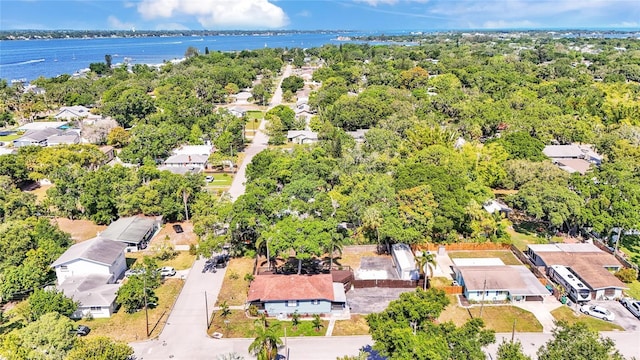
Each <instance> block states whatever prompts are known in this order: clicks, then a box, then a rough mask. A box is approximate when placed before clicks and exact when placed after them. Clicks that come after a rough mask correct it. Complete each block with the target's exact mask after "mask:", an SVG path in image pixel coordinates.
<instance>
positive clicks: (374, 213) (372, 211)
mask: <svg viewBox="0 0 640 360" xmlns="http://www.w3.org/2000/svg"><path fill="white" fill-rule="evenodd" d="M362 226H363V227H364V229H365V230H366V231H368V232H374V231H375V233H376V238H377V244H378V251H380V231H379V228H380V226H382V214H381V213H380V210H378V208H376V207H373V206H372V207H368V208H367V209H366V210H365V211H364V214H362Z"/></svg>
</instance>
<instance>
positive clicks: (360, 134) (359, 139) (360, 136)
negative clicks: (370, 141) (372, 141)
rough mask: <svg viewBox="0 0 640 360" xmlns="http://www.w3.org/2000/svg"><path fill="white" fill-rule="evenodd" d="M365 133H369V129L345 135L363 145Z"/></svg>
mask: <svg viewBox="0 0 640 360" xmlns="http://www.w3.org/2000/svg"><path fill="white" fill-rule="evenodd" d="M367 132H369V129H358V130H356V131H347V135H349V136H351V137H352V138H353V139H354V140H355V141H356V142H359V143H363V142H364V141H365V135H366V134H367Z"/></svg>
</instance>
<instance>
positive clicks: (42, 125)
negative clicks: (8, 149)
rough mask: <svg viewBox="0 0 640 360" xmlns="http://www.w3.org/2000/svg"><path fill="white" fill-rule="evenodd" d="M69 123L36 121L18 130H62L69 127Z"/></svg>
mask: <svg viewBox="0 0 640 360" xmlns="http://www.w3.org/2000/svg"><path fill="white" fill-rule="evenodd" d="M68 123H69V122H68V121H34V122H32V123H28V124H24V125H22V126H20V127H19V128H18V130H19V131H29V130H43V129H49V128H54V129H57V128H60V127H62V126H65V125H67V124H68Z"/></svg>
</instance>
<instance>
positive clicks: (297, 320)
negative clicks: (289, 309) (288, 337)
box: [291, 310, 300, 330]
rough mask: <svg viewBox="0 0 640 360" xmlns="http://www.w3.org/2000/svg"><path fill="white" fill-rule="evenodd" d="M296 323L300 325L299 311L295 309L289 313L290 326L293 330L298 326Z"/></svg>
mask: <svg viewBox="0 0 640 360" xmlns="http://www.w3.org/2000/svg"><path fill="white" fill-rule="evenodd" d="M298 325H300V313H298V310H296V311H294V312H293V314H291V326H292V327H293V329H294V330H295V329H297V328H298Z"/></svg>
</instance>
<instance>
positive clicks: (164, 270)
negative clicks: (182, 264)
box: [158, 266, 176, 277]
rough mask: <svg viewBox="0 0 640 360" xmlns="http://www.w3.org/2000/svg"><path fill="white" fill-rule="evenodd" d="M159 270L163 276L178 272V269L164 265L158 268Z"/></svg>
mask: <svg viewBox="0 0 640 360" xmlns="http://www.w3.org/2000/svg"><path fill="white" fill-rule="evenodd" d="M158 272H159V273H160V276H162V277H166V276H173V275H175V274H176V269H174V268H172V267H171V266H164V267H161V268H160V269H158Z"/></svg>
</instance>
